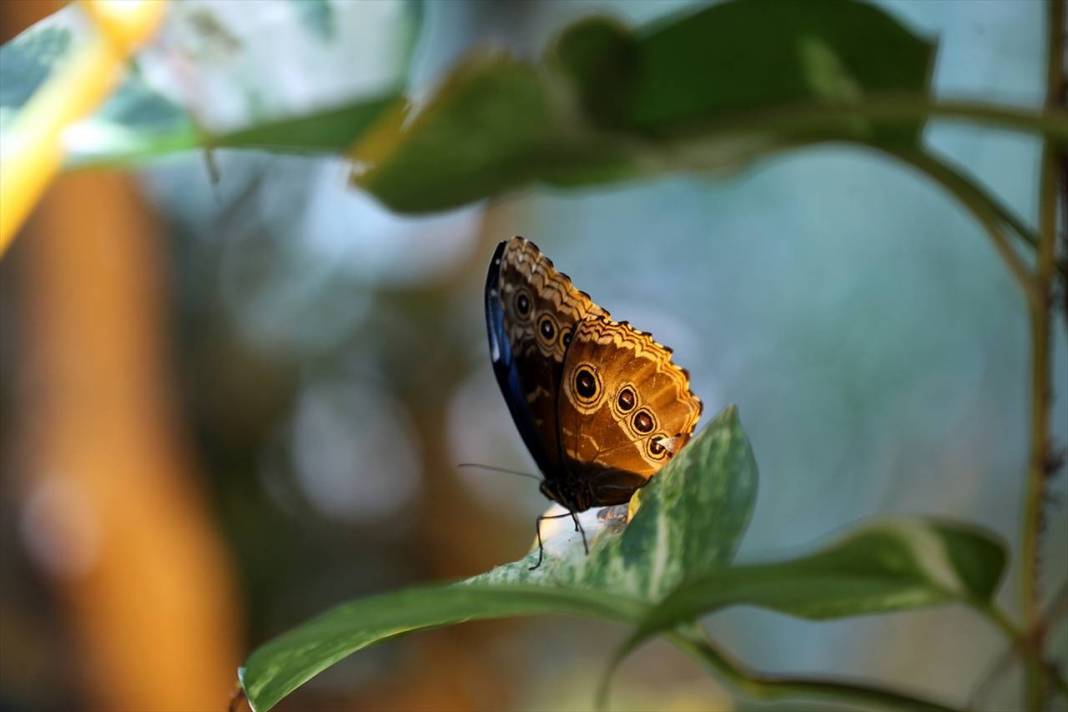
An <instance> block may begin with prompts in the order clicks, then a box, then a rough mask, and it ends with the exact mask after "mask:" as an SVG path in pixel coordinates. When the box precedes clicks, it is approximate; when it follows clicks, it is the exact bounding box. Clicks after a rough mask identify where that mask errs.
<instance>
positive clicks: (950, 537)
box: [241, 406, 1005, 711]
mask: <svg viewBox="0 0 1068 712" xmlns="http://www.w3.org/2000/svg"><path fill="white" fill-rule="evenodd" d="M756 485H757V470H756V462H755V460H754V457H753V453H752V450H751V449H750V447H749V443H748V440H747V439H746V437H745V433H744V432H743V431H742V427H741V424H740V422H739V420H738V415H737V410H736V409H735V408H734V407H733V406H731V407H728V408H727V409H725V410H724V411H723V412H722V413H720V414H719V415H718V416H717V417H716V418H715V419H714V420H713V421H712V422H711V423H710V424H709V425H708V426H707V427H705V428H704V429H703V430H702V431H701V432H700V433H699V434H698V435H697V436H696V437H695V438H694V439H693V440H692V441H691V442H690V443H689V444H688V445H687V446H686V447H685V448H684V449H683V450H682V452H680V453H679V455H678V457H676V458H675V459H674V460H672V461H671V463H669V465H668V466H667V467H665V468H664V470H662V471H661V472H660V473H659V474H658V475H657V476H656V477H654V478H653V480H652V482H651V483H650V484H649V485H647V486H646V487H645V488H644V489H642V490H641V506H640V508H639V509H638V511H637V513H636V514H635V516H634V518H633V520H632V521H631V523H630V524H629V525H628V526H626V528H623V529H622V530H621V527H618V526H616V527H613V526H607V527H605V528H604V529H602V530H601V531H600V532H598V534H597V536H596V538H595V539H594V541H593V546H592V549H591V551H590V553H589V555H588V556H586V555H584V553H583V550H582V547H581V545H579V544H578V543H577V542H573V543H572V545H571V547H570V548H569V549H566V550H564V551H562V552H559V553H556V552H553V553H547V555H546V559H545V561H544V563H543V564H542V565H541V566H540V567H539V568H537V569H534V570H531V569H530V567H531V565H532V564H533V563H534V562H535V561H536V560H537V551H536V550H535V551H532V552H531V553H530V554H528V555H527V556H526V557H524V558H523V559H521V560H519V561H516V562H513V563H511V564H506V565H504V566H500V567H498V568H496V569H494V570H492V571H490V572H488V573H486V574H482V575H480V576H476V577H474V578H471V579H468V580H467V581H464V582H460V583H458V584H453V585H445V586H434V587H428V588H420V589H413V590H408V591H401V592H398V593H392V594H386V595H382V596H376V597H373V598H368V599H363V600H359V601H354V602H352V603H348V604H345V605H343V606H340V607H338V608H335V609H333V610H331V611H329V612H327V613H325V614H323V615H322V616H320V617H318V618H316V619H314V620H312V621H310V622H308V623H306V624H304V625H302V626H300V627H298V628H296V629H294V630H292V631H290V632H289V633H286V634H285V635H283V636H281V637H279V638H278V639H276V640H274V641H272V642H270V643H268V644H267V645H265V646H263V647H262V648H260V649H258V650H257V651H256V652H254V653H253V654H252V656H251V657H250V658H249V659H248V662H247V664H246V666H245V667H244V668H243V670H242V674H241V680H242V684H243V685H244V689H245V691H246V694H247V695H248V697H249V700H250V702H251V703H252V705H253V707H254V709H256V710H260V711H262V710H267V709H270V707H271V706H272V705H274V704H275V703H277V702H278V701H279V700H280V699H282V698H283V697H284V696H285V695H287V694H289V693H290V692H292V691H293V690H294V689H296V688H297V687H298V686H299V685H301V684H302V683H304V682H305V681H307V680H308V679H309V678H311V677H312V676H314V675H315V674H316V673H318V672H321V671H322V670H323V669H325V668H327V667H329V666H330V665H332V664H333V663H336V662H337V661H338V660H340V659H342V658H344V657H345V656H347V655H350V654H351V653H353V652H356V651H357V650H360V649H362V648H365V647H367V646H368V645H371V644H374V643H376V642H379V641H382V640H385V639H388V638H391V637H394V636H397V635H400V634H403V633H408V632H411V631H415V630H420V629H425V628H430V627H433V626H440V625H447V624H453V623H461V622H463V621H468V620H476V619H486V618H499V617H503V616H527V615H539V614H556V615H586V616H596V617H601V618H607V619H612V620H617V621H620V622H626V623H631V624H634V625H637V626H639V627H638V632H637V633H636V634H635V636H634V637H633V638H632V639H631V644H630V645H631V646H633V645H636V644H637V643H639V642H640V641H641V640H642V639H644V638H645V637H647V636H649V635H653V634H656V633H657V632H661V631H665V630H672V629H674V628H676V627H680V628H682V629H684V628H685V627H686V625H687V624H688V623H690V622H691V621H692V620H694V619H695V618H696V617H697V616H699V615H701V614H702V613H705V612H707V611H710V610H713V609H715V608H720V607H723V606H727V605H736V604H752V605H762V606H765V607H768V608H773V609H775V610H779V611H782V612H784V613H789V614H792V615H798V616H803V617H812V618H828V617H841V616H848V615H856V614H860V613H875V612H883V611H890V610H900V609H907V608H915V607H918V606H924V605H933V604H937V603H950V602H965V603H971V604H973V605H985V603H987V602H988V601H989V598H990V596H991V595H992V593H993V591H994V587H995V586H996V584H997V582H998V580H999V578H1000V575H1001V569H1002V567H1003V565H1004V560H1005V554H1004V552H1003V550H1002V548H1001V546H1000V544H998V543H997V542H996V541H995V540H993V539H992V538H991V537H990V536H988V535H986V534H983V533H981V532H978V531H974V530H972V529H971V528H967V527H961V526H957V525H953V524H948V523H939V522H929V521H925V520H919V519H901V520H891V521H887V522H884V523H881V524H877V525H872V526H868V527H865V528H863V529H861V530H860V531H858V532H857V533H855V534H853V535H850V536H847V537H845V538H844V539H843V540H841V541H840V542H838V543H837V544H835V545H832V546H831V547H828V548H827V549H824V550H822V551H820V552H818V553H816V554H813V555H810V556H807V557H803V558H800V559H796V560H792V561H784V562H781V563H777V564H765V565H747V566H731V565H730V563H731V561H732V560H733V558H734V553H735V550H736V548H737V546H738V543H739V541H740V540H741V536H742V534H743V533H744V531H745V527H746V525H747V524H748V521H749V517H750V514H751V512H752V509H753V504H754V502H755V497H756ZM627 649H629V647H628V648H627Z"/></svg>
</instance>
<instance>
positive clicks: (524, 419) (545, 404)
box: [485, 237, 608, 478]
mask: <svg viewBox="0 0 1068 712" xmlns="http://www.w3.org/2000/svg"><path fill="white" fill-rule="evenodd" d="M485 296H486V326H487V329H488V331H489V343H490V358H491V359H492V361H493V372H494V374H495V375H496V377H497V383H498V385H500V387H501V392H502V393H503V394H504V400H505V401H506V402H507V403H508V409H509V411H511V413H512V419H513V420H514V421H515V424H516V428H518V430H519V434H520V435H521V436H522V438H523V442H524V443H525V444H526V446H527V449H528V450H529V451H530V454H531V456H532V457H533V458H534V461H535V462H536V463H537V464H538V468H539V469H540V470H541V472H542V474H544V475H545V476H546V477H547V478H548V477H552V476H554V475H556V474H557V472H558V468H559V466H560V464H561V457H560V453H561V450H560V446H559V440H558V425H557V406H556V399H557V394H558V391H559V383H560V374H561V372H562V371H563V364H564V354H565V353H566V352H567V349H568V342H569V341H570V339H571V332H572V330H573V327H574V325H575V324H576V323H578V322H580V321H582V320H583V319H584V318H586V317H587V316H590V315H599V316H603V317H608V312H606V311H605V310H604V309H602V308H600V307H599V306H597V305H596V304H594V303H593V301H592V300H591V299H590V296H589V295H588V294H586V293H585V292H581V291H579V290H578V289H576V288H575V287H574V285H572V284H571V279H570V278H569V277H568V276H567V275H566V274H563V273H561V272H557V271H556V269H555V268H554V267H553V263H552V261H551V260H549V258H548V257H546V256H545V255H543V254H542V253H541V251H540V250H538V248H537V246H536V245H534V243H532V242H530V241H529V240H526V239H524V238H522V237H513V238H512V239H511V240H508V241H506V242H502V243H500V244H499V245H498V246H497V250H496V252H494V254H493V259H492V260H491V261H490V268H489V273H488V274H487V276H486V295H485Z"/></svg>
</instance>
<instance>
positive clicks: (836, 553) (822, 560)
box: [623, 517, 1006, 654]
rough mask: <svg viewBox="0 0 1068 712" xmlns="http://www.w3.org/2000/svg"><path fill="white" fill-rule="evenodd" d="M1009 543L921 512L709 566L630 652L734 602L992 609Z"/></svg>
mask: <svg viewBox="0 0 1068 712" xmlns="http://www.w3.org/2000/svg"><path fill="white" fill-rule="evenodd" d="M1005 561H1006V553H1005V548H1004V545H1003V544H1002V543H1001V542H1000V541H998V540H997V539H996V538H995V537H993V536H992V535H991V534H989V533H988V532H986V531H983V530H981V529H978V528H976V527H973V526H970V525H964V524H955V523H950V522H944V521H939V520H935V519H928V518H921V517H900V518H894V519H886V520H879V521H876V522H875V523H871V524H867V525H865V526H863V527H861V528H859V529H857V530H855V531H853V532H851V533H849V534H847V535H845V536H843V537H842V538H840V539H839V540H838V541H836V542H834V543H833V544H831V545H829V546H827V547H825V548H824V549H821V550H819V551H817V552H816V553H814V554H810V555H808V556H805V557H802V558H799V559H790V560H786V561H781V562H777V563H770V564H751V565H744V566H732V567H729V568H723V569H717V570H712V571H707V572H705V573H703V574H702V575H700V576H696V577H694V578H692V579H690V580H688V581H686V582H685V583H683V584H682V585H681V586H679V587H678V588H677V589H676V590H674V591H673V592H672V593H671V594H670V595H668V596H667V597H666V598H665V599H664V600H663V601H661V602H660V603H659V604H658V605H657V606H656V607H655V608H653V609H652V610H651V611H650V613H649V614H648V616H647V617H646V618H645V620H643V621H642V624H641V626H640V627H639V629H638V631H637V632H636V633H635V634H634V636H633V637H632V638H631V639H630V640H629V641H628V642H627V644H626V645H625V646H624V648H623V654H625V652H626V651H629V650H632V649H633V648H634V647H636V646H637V645H638V644H640V643H641V642H642V641H643V640H645V639H647V638H649V637H651V636H653V635H656V634H657V633H659V632H661V631H665V630H670V629H673V628H675V627H676V626H678V625H680V624H683V623H688V622H691V621H693V620H695V619H696V618H698V617H699V616H701V615H703V614H706V613H711V612H713V611H716V610H719V609H721V608H724V607H726V606H732V605H751V606H759V607H762V608H770V609H772V610H775V611H779V612H781V613H786V614H789V615H794V616H799V617H802V618H812V619H826V618H840V617H844V616H855V615H862V614H868V613H885V612H888V611H896V610H904V609H910V608H919V607H922V606H931V605H937V604H942V603H966V604H970V605H974V606H976V607H978V608H985V607H986V606H988V605H989V603H990V600H991V598H992V597H993V595H994V592H995V590H996V589H997V585H998V583H999V582H1000V580H1001V577H1002V574H1003V573H1004V568H1005Z"/></svg>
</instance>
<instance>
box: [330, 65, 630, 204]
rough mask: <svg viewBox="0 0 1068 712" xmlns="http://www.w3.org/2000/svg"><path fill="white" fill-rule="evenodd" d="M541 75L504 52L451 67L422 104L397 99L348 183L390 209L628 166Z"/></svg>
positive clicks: (607, 176) (359, 154) (615, 174)
mask: <svg viewBox="0 0 1068 712" xmlns="http://www.w3.org/2000/svg"><path fill="white" fill-rule="evenodd" d="M564 98H565V97H563V96H559V97H558V96H554V95H553V93H552V91H550V89H549V84H548V80H547V78H546V75H545V74H544V73H543V72H541V71H540V70H538V69H537V68H536V67H534V66H533V65H531V64H528V63H526V62H521V61H519V60H515V59H512V58H509V57H506V56H503V55H498V54H493V55H485V56H480V57H476V58H474V59H472V60H470V61H468V62H467V63H465V64H463V65H461V66H460V67H458V68H457V69H456V70H455V71H454V72H453V73H452V74H451V75H450V76H449V78H448V79H447V81H446V82H445V84H444V85H443V86H442V87H441V88H440V89H439V90H438V91H437V93H436V94H435V95H434V98H433V99H432V100H431V101H430V103H429V104H428V105H426V106H425V107H422V108H420V109H415V108H413V107H412V106H410V105H401V106H398V107H396V109H395V111H394V112H393V113H392V114H391V115H389V116H387V117H385V118H384V119H383V120H382V122H380V124H379V125H378V127H377V128H376V130H374V131H373V132H371V133H369V134H368V135H367V136H365V137H364V139H363V140H362V141H361V143H360V144H359V145H358V146H357V147H356V148H355V149H354V150H353V152H352V154H351V156H352V158H353V159H354V160H355V161H356V163H357V164H358V166H366V167H368V168H369V170H367V171H366V172H361V168H357V169H356V172H355V173H354V177H353V182H354V183H355V184H356V185H358V186H360V187H361V188H364V189H365V190H368V191H370V192H371V193H373V194H374V195H375V196H376V197H377V198H378V199H379V200H381V201H382V202H383V203H385V204H386V205H388V206H390V207H391V208H393V209H395V210H400V211H402V212H403V211H410V212H425V211H428V210H443V209H446V208H449V207H453V206H456V205H462V204H464V203H468V202H470V201H473V200H478V199H480V198H484V197H486V196H489V195H493V194H497V193H501V192H505V191H507V190H509V189H512V188H518V187H520V186H523V185H526V184H527V183H530V182H531V181H535V180H545V179H550V178H560V179H562V180H563V179H567V178H571V179H573V180H574V179H576V177H578V176H581V177H582V179H584V180H587V181H593V182H597V181H605V180H612V179H615V178H620V177H624V176H627V175H631V174H633V169H632V167H631V166H630V163H629V159H628V158H627V157H626V155H625V154H624V153H623V152H622V149H621V147H620V146H618V145H615V143H614V142H613V141H612V140H611V139H609V138H607V137H604V136H602V135H600V134H598V133H596V132H593V131H589V130H586V129H585V128H584V127H583V126H582V125H581V122H576V121H574V120H573V118H578V117H577V116H575V117H573V118H568V117H565V114H566V113H567V110H565V109H564V108H563V107H562V106H561V104H560V102H561V101H563V100H564Z"/></svg>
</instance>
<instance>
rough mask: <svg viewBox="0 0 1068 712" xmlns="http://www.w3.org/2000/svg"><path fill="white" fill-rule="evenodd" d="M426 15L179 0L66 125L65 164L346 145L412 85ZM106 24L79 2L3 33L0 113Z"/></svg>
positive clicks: (16, 105)
mask: <svg viewBox="0 0 1068 712" xmlns="http://www.w3.org/2000/svg"><path fill="white" fill-rule="evenodd" d="M420 20H421V10H420V5H419V3H418V2H415V0H382V1H380V2H375V3H349V2H338V0H315V2H304V1H302V2H292V3H279V2H276V1H274V0H266V1H263V0H246V1H244V2H240V3H235V2H230V1H228V0H189V1H187V2H182V3H172V4H171V5H170V8H169V12H168V14H167V16H166V18H165V20H164V23H163V26H162V28H161V30H160V32H159V34H158V36H157V37H156V38H155V39H154V40H153V41H152V42H151V43H149V44H148V45H147V46H145V47H144V48H143V49H142V50H141V51H139V52H138V53H137V55H136V56H135V58H134V61H133V62H132V63H131V65H130V70H129V71H128V72H127V73H126V76H125V77H124V79H123V81H122V84H121V85H120V86H119V88H118V89H117V91H116V92H115V94H114V95H112V97H111V98H110V99H109V100H108V101H107V102H106V103H105V104H104V105H103V106H102V107H101V108H100V110H99V111H97V112H96V113H95V114H94V115H92V116H90V117H87V118H86V119H85V120H83V121H81V122H78V123H76V124H74V125H73V126H70V127H69V128H68V129H67V130H66V132H65V133H64V136H63V139H64V144H65V147H66V149H67V166H68V167H83V166H92V165H119V164H126V163H133V162H137V161H144V160H147V159H149V158H151V157H154V156H158V155H160V154H165V153H171V152H175V151H181V150H188V149H195V148H223V147H255V148H262V149H266V150H273V151H280V152H296V153H306V152H313V151H315V152H332V153H336V152H340V151H343V150H344V149H345V148H347V147H348V146H350V145H351V144H352V143H353V142H354V141H355V140H356V139H358V138H359V136H360V135H361V134H362V132H363V131H364V130H365V129H366V128H367V127H368V126H369V125H370V124H371V123H372V121H373V120H374V119H375V118H377V116H378V115H379V114H380V113H381V112H382V111H383V110H384V109H385V108H386V107H388V106H389V105H391V104H392V102H394V101H397V100H398V99H399V97H400V96H401V92H402V90H403V88H404V86H405V85H406V83H407V79H408V68H409V63H410V59H411V55H412V51H413V49H414V43H415V39H416V35H417V33H418V29H419V24H420ZM94 33H95V29H94V28H93V27H92V25H91V23H90V22H89V21H88V19H87V18H86V17H85V16H84V15H83V13H82V12H81V8H80V7H79V6H78V4H76V3H75V4H71V5H69V6H67V7H65V8H63V9H61V10H59V11H58V12H56V13H54V14H53V15H51V16H49V17H48V18H46V19H44V20H42V21H41V22H39V23H37V24H36V25H34V26H32V27H30V28H29V29H27V30H26V31H25V32H23V33H21V34H20V35H19V36H17V37H15V38H14V39H12V40H11V41H10V42H8V43H6V44H4V45H3V46H2V47H0V127H7V126H9V125H10V122H11V120H12V119H13V118H14V117H15V116H16V115H17V113H18V111H19V110H20V109H21V107H22V106H23V105H24V104H25V103H26V101H28V100H29V98H30V97H31V96H32V95H33V93H34V92H35V91H36V90H37V89H38V88H40V87H41V86H42V85H43V84H44V82H45V81H47V80H48V79H49V78H50V77H52V76H54V75H55V72H56V70H57V69H58V68H60V67H62V66H63V64H64V62H66V61H68V60H70V59H71V58H72V57H76V56H77V53H76V48H77V47H78V46H79V45H81V44H82V43H84V42H86V41H88V40H89V38H90V37H91V36H92V35H93V34H94ZM324 67H332V68H333V69H331V70H330V71H326V70H325V69H324ZM339 67H343V68H344V70H343V71H338V68H339Z"/></svg>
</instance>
